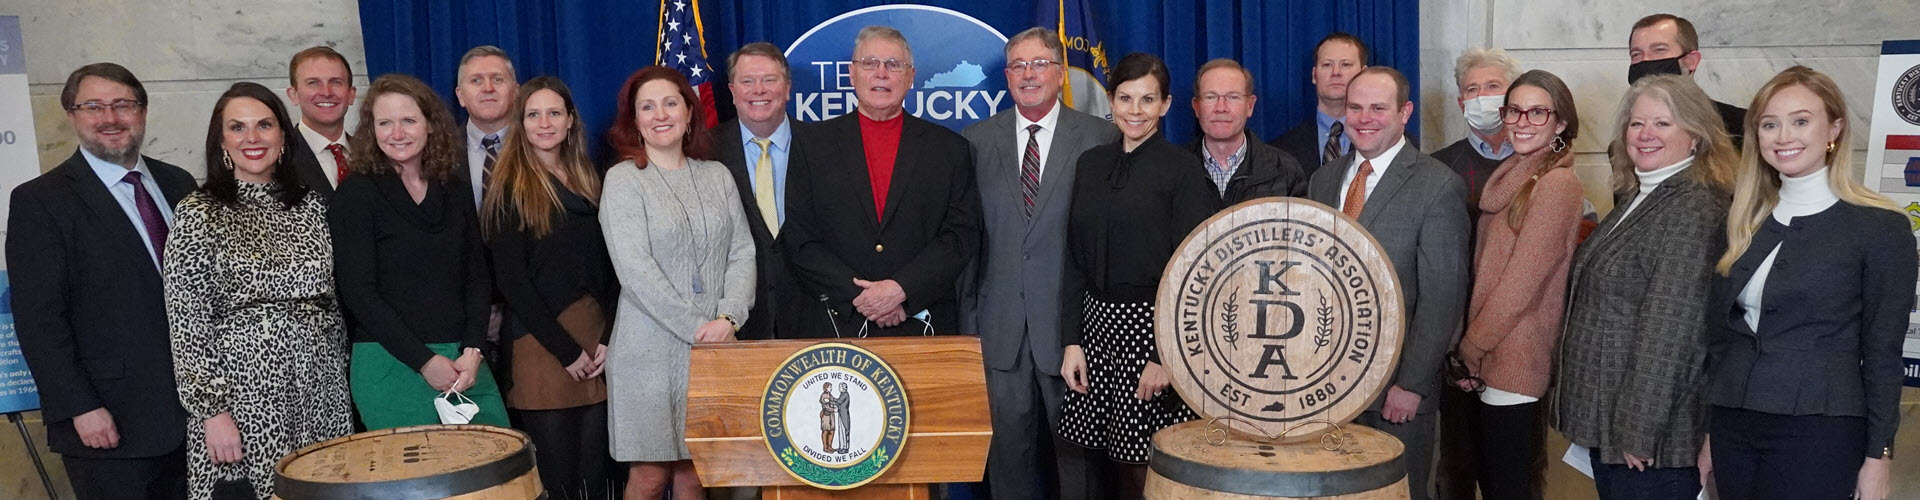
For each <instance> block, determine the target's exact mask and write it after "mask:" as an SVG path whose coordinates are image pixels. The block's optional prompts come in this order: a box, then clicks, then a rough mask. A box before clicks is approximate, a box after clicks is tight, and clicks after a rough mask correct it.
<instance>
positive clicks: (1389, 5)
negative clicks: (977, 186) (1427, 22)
mask: <svg viewBox="0 0 1920 500" xmlns="http://www.w3.org/2000/svg"><path fill="white" fill-rule="evenodd" d="M1035 1H1039V2H1044V3H1048V4H1052V3H1054V2H1055V0H927V1H920V2H883V1H852V0H798V1H770V0H702V1H701V2H700V14H701V17H702V19H703V23H704V24H705V27H706V41H707V47H708V56H709V57H710V58H711V59H712V60H713V64H714V69H715V70H716V71H721V72H724V71H726V67H725V63H726V54H727V53H730V52H732V51H733V50H734V49H736V48H739V47H740V46H741V45H745V44H747V43H749V42H754V41H762V40H764V41H769V42H773V43H774V44H775V45H779V46H781V47H786V46H787V45H789V44H791V43H792V42H793V40H794V39H796V38H799V37H800V35H801V34H803V33H805V32H806V31H807V30H808V29H810V28H812V27H813V26H814V25H815V24H819V23H820V22H822V21H825V20H827V19H829V18H832V17H833V16H836V15H839V14H841V13H844V12H847V11H850V10H854V9H859V8H862V7H870V6H874V5H883V4H894V3H919V4H924V5H932V6H937V7H943V8H947V9H952V10H956V11H959V12H963V13H966V14H967V15H970V16H973V17H975V18H978V19H980V20H981V21H984V22H986V23H987V24H988V25H991V26H993V27H994V29H997V30H1000V32H1001V33H1002V34H1005V35H1012V34H1014V33H1018V32H1019V31H1020V30H1024V29H1026V28H1028V27H1031V26H1034V25H1035V23H1036V20H1035V19H1034V18H1033V13H1034V9H1035V6H1034V3H1035ZM1092 3H1093V8H1094V9H1096V11H1095V17H1096V23H1097V26H1096V29H1097V31H1098V32H1099V33H1101V35H1102V38H1103V39H1105V41H1106V43H1107V51H1108V53H1109V54H1110V58H1111V60H1113V61H1119V59H1120V57H1121V56H1123V55H1125V54H1127V53H1128V52H1148V53H1152V54H1155V55H1158V56H1160V57H1161V58H1162V59H1164V60H1166V62H1167V66H1168V68H1169V69H1170V70H1171V71H1172V75H1173V82H1172V88H1173V94H1174V98H1173V100H1174V103H1173V109H1172V110H1171V111H1169V112H1168V113H1167V120H1166V121H1165V122H1164V123H1165V128H1166V130H1167V134H1168V138H1169V139H1172V140H1174V141H1175V142H1184V141H1187V140H1189V139H1191V138H1192V137H1193V134H1194V130H1195V128H1196V121H1195V119H1194V117H1193V110H1192V107H1191V106H1189V105H1188V103H1189V102H1191V101H1190V100H1191V98H1192V97H1193V79H1194V74H1193V72H1194V71H1195V70H1196V69H1198V68H1199V67H1200V65H1201V64H1204V63H1205V62H1206V61H1207V60H1210V59H1214V58H1220V57H1225V58H1232V59H1235V60H1238V61H1240V62H1241V64H1244V65H1246V66H1247V68H1248V69H1249V70H1250V71H1252V72H1253V75H1254V78H1255V80H1256V82H1255V87H1256V92H1257V93H1258V94H1259V96H1260V100H1259V103H1258V106H1259V107H1258V109H1257V110H1255V112H1254V116H1253V120H1252V122H1251V123H1250V124H1249V125H1250V126H1251V127H1252V128H1253V129H1254V131H1255V133H1256V134H1258V135H1259V136H1261V137H1262V138H1264V139H1272V138H1273V137H1275V136H1278V135H1279V134H1280V133H1281V132H1285V131H1286V130H1287V129H1288V128H1290V127H1292V126H1293V125H1294V124H1297V123H1299V122H1300V121H1301V120H1304V119H1306V118H1307V117H1309V116H1312V113H1313V106H1314V94H1313V86H1312V84H1311V83H1310V78H1311V76H1312V75H1311V73H1310V71H1309V70H1310V66H1311V64H1312V63H1311V59H1312V50H1313V44H1314V43H1315V42H1317V41H1319V39H1320V38H1321V37H1322V36H1325V35H1326V34H1328V33H1332V32H1334V31H1346V32H1349V33H1353V34H1355V35H1358V36H1359V37H1360V38H1361V39H1362V40H1365V41H1366V42H1367V44H1368V46H1369V48H1370V49H1371V51H1372V54H1371V55H1370V59H1371V60H1370V61H1368V62H1369V63H1370V64H1375V65H1387V66H1392V67H1394V68H1395V69H1399V70H1400V71H1401V72H1403V73H1406V75H1407V78H1408V79H1410V80H1412V81H1413V82H1416V85H1417V84H1418V82H1419V81H1420V77H1419V74H1418V73H1419V69H1420V67H1419V66H1420V52H1419V40H1420V33H1419V24H1420V23H1419V6H1418V2H1417V0H1342V1H1320V0H1195V1H1185V2H1183V1H1163V0H1111V1H1105V2H1092ZM659 9H660V4H659V2H658V1H657V0H571V1H568V0H360V26H361V31H362V32H363V33H364V36H365V40H366V48H367V73H368V74H370V75H375V76H378V75H382V74H386V73H407V74H412V75H414V76H418V77H420V78H421V79H422V80H425V81H426V82H427V84H429V85H432V86H433V87H434V88H435V89H437V90H439V91H440V93H441V95H442V96H443V97H445V98H446V99H447V103H448V105H449V106H451V107H452V108H453V110H454V113H455V115H456V116H462V117H463V115H462V113H461V111H460V109H459V105H458V103H457V101H455V100H454V97H453V88H454V80H455V74H454V73H455V69H456V67H457V66H458V63H459V60H460V56H461V55H462V54H463V53H465V52H466V51H467V49H469V48H472V47H474V46H477V45H486V44H492V45H498V46H500V47H501V48H502V49H504V50H506V52H507V53H508V54H511V55H512V56H513V59H514V61H513V63H514V69H515V71H516V72H517V73H519V78H520V80H521V81H526V80H527V79H529V78H532V77H534V76H540V75H556V76H559V77H560V78H561V79H563V80H565V81H566V82H567V84H568V85H569V86H571V87H572V88H573V91H574V98H575V99H576V100H577V101H578V103H579V105H580V106H581V108H582V109H581V114H582V118H584V119H585V121H586V123H587V127H588V131H587V132H588V136H589V137H591V138H593V140H594V142H595V143H596V144H598V143H599V142H600V139H601V137H602V136H603V135H604V134H605V131H606V129H607V127H608V125H609V123H608V122H609V121H611V120H612V117H613V114H614V110H615V106H616V103H615V102H614V101H615V100H616V96H615V94H617V93H618V92H619V90H620V84H621V83H623V82H624V81H625V80H626V77H627V75H629V74H631V73H632V72H633V71H634V70H636V69H639V68H641V67H643V66H646V65H649V64H652V63H653V57H654V46H653V40H654V34H655V31H656V30H657V29H658V28H659V27H658V25H657V24H656V23H657V21H656V19H657V16H658V15H659ZM907 36H908V38H909V41H911V38H912V36H913V34H912V33H908V34H907ZM848 43H852V41H851V40H849V41H848ZM715 83H716V85H715V86H714V87H715V88H714V90H715V91H716V93H717V94H718V96H717V99H716V103H717V104H718V106H719V108H720V114H721V116H722V118H723V119H724V118H727V117H730V116H731V115H732V113H733V111H732V101H731V98H730V97H729V96H728V95H727V90H726V87H725V85H721V84H720V83H721V82H715ZM1413 95H1415V96H1418V95H1420V93H1419V91H1418V89H1415V92H1413ZM1416 104H1419V103H1416ZM463 118H464V117H463ZM1419 119H1420V118H1419V115H1418V114H1417V113H1416V114H1415V115H1414V117H1413V122H1411V123H1409V125H1408V130H1409V131H1417V130H1419V129H1420V126H1419ZM596 150H597V149H596Z"/></svg>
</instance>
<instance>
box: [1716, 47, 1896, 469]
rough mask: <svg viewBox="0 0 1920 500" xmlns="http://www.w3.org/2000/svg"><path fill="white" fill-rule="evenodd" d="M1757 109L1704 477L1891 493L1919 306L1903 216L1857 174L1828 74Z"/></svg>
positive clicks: (1739, 188)
mask: <svg viewBox="0 0 1920 500" xmlns="http://www.w3.org/2000/svg"><path fill="white" fill-rule="evenodd" d="M1748 109H1750V110H1752V111H1750V112H1749V113H1748V114H1747V118H1746V120H1747V122H1746V136H1745V141H1744V143H1745V149H1744V151H1742V154H1741V167H1740V170H1739V178H1738V180H1737V181H1736V182H1735V188H1734V199H1733V206H1732V208H1731V210H1729V212H1728V216H1727V240H1728V245H1727V253H1726V254H1725V255H1723V256H1722V257H1721V259H1720V263H1719V267H1718V271H1719V274H1720V276H1721V279H1720V280H1719V283H1718V285H1717V286H1716V287H1715V294H1714V297H1715V299H1714V302H1713V303H1712V307H1713V308H1712V309H1711V310H1710V316H1709V320H1710V321H1711V322H1712V323H1711V324H1710V327H1711V334H1712V335H1713V337H1712V343H1711V345H1710V347H1709V351H1708V356H1709V357H1708V372H1707V373H1708V376H1709V377H1710V378H1709V381H1708V396H1707V397H1708V402H1709V403H1710V404H1711V405H1712V409H1711V414H1710V422H1711V423H1710V424H1709V432H1710V438H1709V439H1708V444H1707V445H1706V446H1704V447H1702V448H1701V450H1700V472H1701V475H1702V476H1706V475H1709V474H1711V475H1712V476H1713V477H1714V478H1715V479H1717V482H1718V484H1719V491H1720V498H1722V499H1727V500H1741V499H1748V498H1848V497H1849V496H1851V497H1853V498H1860V499H1865V500H1878V499H1883V498H1886V497H1887V493H1888V476H1889V469H1890V467H1891V465H1890V461H1891V460H1892V459H1893V435H1894V430H1895V428H1896V427H1898V425H1899V418H1900V416H1899V406H1900V385H1901V381H1902V379H1903V373H1902V371H1901V368H1902V362H1901V359H1900V356H1901V354H1900V344H1901V341H1902V339H1903V337H1904V336H1905V333H1906V330H1907V317H1908V312H1909V311H1911V310H1912V308H1913V303H1914V296H1913V286H1914V278H1915V272H1916V271H1915V268H1916V259H1915V257H1914V237H1913V234H1912V233H1911V232H1910V231H1909V230H1910V228H1909V227H1908V223H1907V217H1906V215H1905V213H1904V212H1902V211H1901V210H1900V209H1899V208H1898V207H1896V206H1895V205H1894V204H1893V202H1892V201H1890V200H1888V199H1887V198H1886V197H1884V196H1881V195H1879V194H1877V193H1874V192H1872V191H1868V190H1867V188H1866V187H1865V186H1862V185H1861V183H1860V181H1856V180H1854V179H1855V175H1857V173H1856V172H1854V171H1853V169H1854V166H1853V162H1852V161H1851V159H1850V158H1849V157H1848V156H1849V155H1848V152H1849V151H1850V149H1851V146H1849V145H1850V144H1852V142H1851V141H1849V140H1848V136H1849V135H1851V134H1850V132H1851V131H1852V129H1853V127H1852V126H1851V125H1852V124H1851V123H1848V120H1847V116H1846V112H1847V106H1846V100H1845V99H1844V98H1843V97H1841V95H1840V89H1839V88H1838V87H1837V86H1836V85H1834V83H1833V80H1832V79H1829V78H1827V76H1826V75H1822V74H1820V73H1819V72H1816V71H1813V70H1811V69H1807V68H1806V67H1805V66H1795V67H1792V68H1788V69H1787V70H1786V71H1783V72H1781V73H1780V74H1779V75H1777V76H1774V77H1773V80H1771V81H1768V82H1767V84H1766V85H1765V86H1763V87H1761V88H1760V93H1759V95H1758V96H1756V97H1754V99H1753V106H1751V107H1749V108H1748Z"/></svg>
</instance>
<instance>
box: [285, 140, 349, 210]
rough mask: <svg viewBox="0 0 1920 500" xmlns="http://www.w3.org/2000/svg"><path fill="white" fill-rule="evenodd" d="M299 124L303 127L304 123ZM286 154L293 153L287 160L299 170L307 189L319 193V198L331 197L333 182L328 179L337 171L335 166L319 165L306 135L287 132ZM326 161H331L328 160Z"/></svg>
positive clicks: (301, 180) (301, 179)
mask: <svg viewBox="0 0 1920 500" xmlns="http://www.w3.org/2000/svg"><path fill="white" fill-rule="evenodd" d="M299 126H300V127H305V126H306V125H299ZM342 153H345V154H351V153H347V152H345V151H342ZM287 154H290V155H293V158H292V159H289V160H287V161H288V162H290V163H291V164H292V165H293V169H294V170H296V171H298V172H300V182H301V183H303V184H306V185H307V189H311V190H313V192H315V193H320V198H321V199H331V198H333V183H332V182H329V180H330V179H332V178H333V176H334V175H335V174H336V173H337V172H336V171H335V169H336V166H335V165H326V166H321V164H320V160H319V159H318V158H316V157H314V156H313V146H312V145H310V144H307V140H306V137H304V136H303V135H301V132H299V131H298V130H295V131H293V133H291V134H287ZM327 163H333V162H332V161H328V162H327Z"/></svg>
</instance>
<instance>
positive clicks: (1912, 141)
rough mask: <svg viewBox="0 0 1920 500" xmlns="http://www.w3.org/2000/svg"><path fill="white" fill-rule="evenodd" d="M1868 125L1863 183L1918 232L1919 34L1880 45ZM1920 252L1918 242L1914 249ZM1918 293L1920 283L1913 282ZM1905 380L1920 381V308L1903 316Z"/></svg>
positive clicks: (1911, 384)
mask: <svg viewBox="0 0 1920 500" xmlns="http://www.w3.org/2000/svg"><path fill="white" fill-rule="evenodd" d="M1872 101H1873V129H1872V133H1871V134H1869V135H1868V139H1867V159H1866V168H1867V172H1868V173H1867V187H1868V188H1869V189H1873V190H1875V191H1879V192H1880V194H1883V195H1886V196H1887V197H1888V198H1892V199H1893V203H1894V204H1896V205H1899V206H1901V207H1905V208H1906V211H1907V221H1908V222H1909V224H1908V228H1909V229H1912V230H1913V231H1914V234H1915V235H1916V236H1920V40H1888V41H1886V42H1883V43H1881V45H1880V75H1879V78H1878V79H1877V80H1876V83H1875V84H1874V90H1873V96H1872ZM1916 254H1920V248H1917V249H1916ZM1914 294H1915V296H1920V283H1916V284H1915V288H1914ZM1903 350H1904V354H1905V357H1906V360H1907V366H1906V385H1907V386H1908V387H1920V309H1916V310H1915V311H1911V314H1910V315H1909V316H1908V318H1907V341H1906V345H1905V349H1903Z"/></svg>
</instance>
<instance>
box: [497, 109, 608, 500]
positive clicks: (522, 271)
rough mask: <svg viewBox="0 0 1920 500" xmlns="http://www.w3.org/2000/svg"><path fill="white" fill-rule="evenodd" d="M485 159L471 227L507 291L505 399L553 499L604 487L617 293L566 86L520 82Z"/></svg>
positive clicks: (596, 184) (593, 173)
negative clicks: (475, 226)
mask: <svg viewBox="0 0 1920 500" xmlns="http://www.w3.org/2000/svg"><path fill="white" fill-rule="evenodd" d="M513 110H514V111H513V113H512V114H509V115H508V116H513V117H517V118H518V119H517V120H514V121H512V122H511V125H510V126H509V127H508V128H507V136H506V138H507V140H506V146H505V148H503V149H501V150H500V161H499V163H498V164H496V165H494V167H493V176H492V178H491V179H490V182H492V185H491V186H488V188H487V199H486V201H485V202H483V204H482V205H481V211H480V230H481V232H482V233H483V234H484V235H485V237H486V239H487V249H488V250H490V251H491V252H492V256H493V259H492V261H493V281H494V284H495V287H496V288H498V289H499V290H500V294H501V295H502V296H504V297H506V305H507V307H506V321H505V324H504V325H502V327H501V339H502V340H503V341H505V342H506V343H507V347H506V348H505V349H504V350H505V351H507V353H508V356H507V359H509V360H511V363H512V364H513V367H512V369H511V370H509V373H511V377H512V379H513V384H512V385H510V386H509V389H508V390H507V393H506V403H507V407H508V408H513V409H515V410H517V411H518V413H517V416H518V417H519V418H518V420H519V423H520V428H521V429H522V430H525V431H527V436H528V437H529V438H531V439H532V440H533V444H534V451H535V453H537V454H538V456H536V457H535V458H536V459H537V460H538V462H539V463H540V483H541V485H542V486H545V487H546V489H547V492H548V494H549V495H550V496H551V497H552V498H554V499H572V498H600V497H604V496H607V494H608V493H607V477H606V468H607V465H608V464H607V405H606V401H607V383H606V380H605V379H603V378H601V377H600V374H601V372H602V371H603V370H604V369H605V362H606V355H607V336H608V334H609V333H610V328H611V326H612V312H613V300H614V298H615V296H616V294H618V293H619V284H618V283H617V282H615V281H614V277H613V263H612V262H610V261H608V260H607V243H606V239H605V238H604V237H602V236H601V233H600V219H599V211H600V210H599V202H600V175H599V171H597V170H595V169H594V168H593V163H591V162H590V161H589V160H588V158H587V148H586V134H585V128H586V127H585V126H583V125H582V124H581V122H580V115H579V113H578V112H577V111H578V110H577V108H575V107H574V104H573V92H572V91H569V90H568V89H567V84H565V83H561V82H560V79H558V78H554V77H551V76H543V77H539V78H534V79H533V80H529V81H527V83H525V84H523V85H521V86H520V91H519V94H518V95H517V96H515V98H514V102H513Z"/></svg>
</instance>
